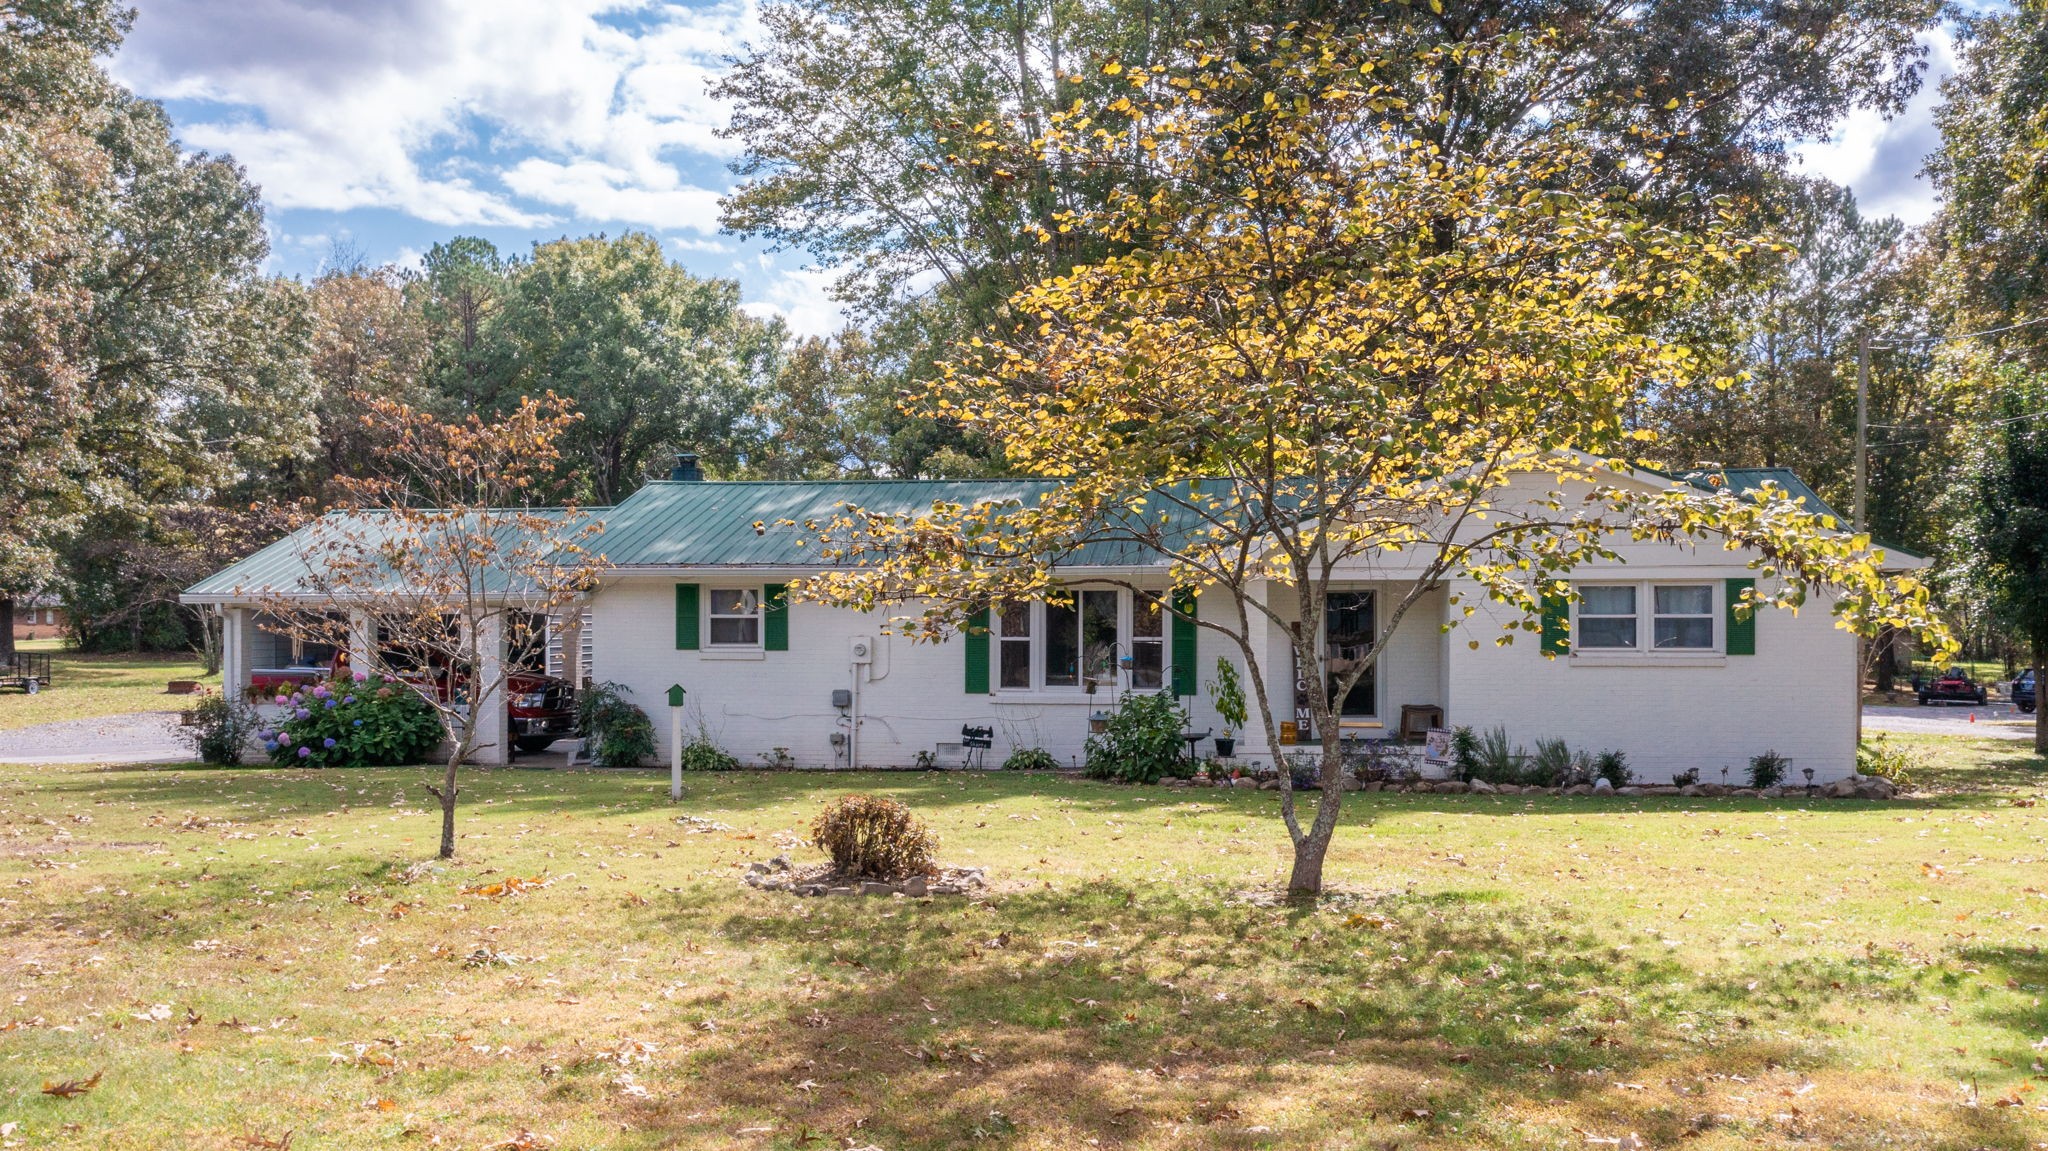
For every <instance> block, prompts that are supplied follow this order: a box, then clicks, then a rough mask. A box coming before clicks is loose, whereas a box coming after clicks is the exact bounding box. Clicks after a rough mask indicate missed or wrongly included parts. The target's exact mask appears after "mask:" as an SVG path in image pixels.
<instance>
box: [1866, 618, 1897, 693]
mask: <svg viewBox="0 0 2048 1151" xmlns="http://www.w3.org/2000/svg"><path fill="white" fill-rule="evenodd" d="M1898 638H1899V632H1898V629H1897V628H1890V627H1888V628H1885V629H1884V630H1883V631H1880V632H1878V633H1877V638H1876V639H1875V640H1872V641H1871V646H1872V648H1874V649H1875V653H1876V659H1875V660H1874V661H1873V662H1875V663H1876V664H1877V673H1876V674H1877V690H1878V691H1879V692H1880V693H1883V692H1888V691H1890V690H1892V687H1893V684H1894V682H1895V681H1896V680H1897V678H1898V674H1899V665H1898V657H1897V653H1896V648H1897V643H1898Z"/></svg>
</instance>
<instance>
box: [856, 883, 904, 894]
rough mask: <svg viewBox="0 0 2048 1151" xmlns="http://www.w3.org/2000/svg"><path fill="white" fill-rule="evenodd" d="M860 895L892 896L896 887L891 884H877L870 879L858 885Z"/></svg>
mask: <svg viewBox="0 0 2048 1151" xmlns="http://www.w3.org/2000/svg"><path fill="white" fill-rule="evenodd" d="M860 893H861V894H862V895H894V894H896V885H895V884H892V883H877V882H875V881H874V880H872V879H870V880H868V881H866V882H864V883H862V884H861V885H860Z"/></svg>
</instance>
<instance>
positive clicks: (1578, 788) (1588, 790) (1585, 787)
mask: <svg viewBox="0 0 2048 1151" xmlns="http://www.w3.org/2000/svg"><path fill="white" fill-rule="evenodd" d="M1564 794H1566V795H1591V794H1593V785H1592V784H1590V783H1575V784H1572V785H1571V786H1570V787H1567V788H1565V789H1564Z"/></svg>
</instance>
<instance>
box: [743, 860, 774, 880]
mask: <svg viewBox="0 0 2048 1151" xmlns="http://www.w3.org/2000/svg"><path fill="white" fill-rule="evenodd" d="M773 870H774V868H772V867H769V866H768V865H767V864H765V863H760V862H755V863H749V864H747V877H748V878H750V879H751V878H753V877H754V876H756V875H766V874H768V873H769V872H770V871H773Z"/></svg>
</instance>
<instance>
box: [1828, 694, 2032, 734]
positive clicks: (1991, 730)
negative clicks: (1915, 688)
mask: <svg viewBox="0 0 2048 1151" xmlns="http://www.w3.org/2000/svg"><path fill="white" fill-rule="evenodd" d="M1972 716H1975V717H1976V722H1975V723H1972V722H1970V720H1971V717H1972ZM1863 728H1864V730H1865V731H1900V732H1912V733H1915V734H1918V735H1974V736H1978V737H1980V738H1989V739H2032V738H2034V717H2033V716H2031V715H2021V714H2020V711H2019V709H2018V708H2016V707H2014V706H2013V705H2011V704H2009V703H2000V702H1998V701H1996V700H1993V701H1992V702H1990V703H1987V704H1985V705H1983V706H1981V707H1979V706H1978V705H1976V704H1960V703H1930V704H1928V705H1927V706H1925V707H1920V706H1917V705H1914V704H1904V705H1899V706H1893V705H1888V704H1875V703H1873V704H1869V705H1867V706H1865V707H1864V709H1863Z"/></svg>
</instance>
